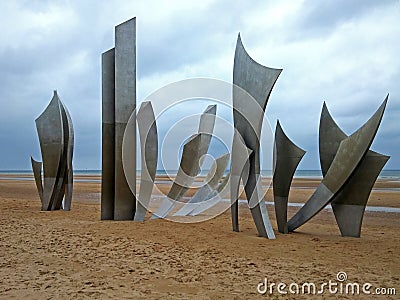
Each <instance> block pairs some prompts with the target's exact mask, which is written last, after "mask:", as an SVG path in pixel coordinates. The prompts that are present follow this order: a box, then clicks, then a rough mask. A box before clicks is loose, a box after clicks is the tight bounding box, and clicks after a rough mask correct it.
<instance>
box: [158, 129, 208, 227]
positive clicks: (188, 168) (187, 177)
mask: <svg viewBox="0 0 400 300" xmlns="http://www.w3.org/2000/svg"><path fill="white" fill-rule="evenodd" d="M202 137H203V134H199V133H198V134H195V135H193V136H192V137H191V138H190V139H189V141H188V142H186V143H185V145H184V146H183V151H182V158H181V162H180V166H179V170H178V174H177V175H176V179H175V180H174V183H173V184H172V187H171V189H170V191H169V192H168V195H167V197H166V198H164V201H163V202H162V204H161V206H160V208H159V209H158V210H157V212H156V213H155V214H153V215H152V217H151V219H157V218H164V217H165V216H166V215H167V214H168V213H169V212H170V211H171V210H172V209H173V208H174V205H175V201H177V200H179V199H180V198H182V197H183V195H184V194H185V192H186V191H187V190H188V187H189V186H190V185H191V184H192V183H193V181H194V178H195V176H197V174H198V172H199V170H200V165H199V163H198V162H199V160H200V157H201V156H202V155H200V149H201V148H203V147H201V143H202Z"/></svg>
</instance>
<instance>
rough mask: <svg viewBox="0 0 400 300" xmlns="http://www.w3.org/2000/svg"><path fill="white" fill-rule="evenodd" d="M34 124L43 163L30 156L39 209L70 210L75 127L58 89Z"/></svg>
mask: <svg viewBox="0 0 400 300" xmlns="http://www.w3.org/2000/svg"><path fill="white" fill-rule="evenodd" d="M35 123H36V129H37V132H38V136H39V142H40V150H41V153H42V159H43V164H42V163H41V162H38V161H35V160H34V159H33V158H32V157H31V163H32V169H33V174H34V177H35V182H36V187H37V189H38V192H39V197H40V200H41V202H42V210H59V209H61V208H62V207H63V209H64V210H70V209H71V201H72V188H73V178H72V177H73V172H72V156H73V150H74V130H73V126H72V120H71V117H70V115H69V112H68V110H67V109H66V107H65V106H64V104H63V103H62V101H61V100H60V98H59V97H58V95H57V91H54V95H53V98H52V99H51V101H50V103H49V105H48V106H47V108H46V109H45V110H44V112H43V113H42V114H41V115H40V116H39V117H38V118H37V119H36V120H35ZM42 165H43V181H42ZM63 199H64V206H63Z"/></svg>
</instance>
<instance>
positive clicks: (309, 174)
mask: <svg viewBox="0 0 400 300" xmlns="http://www.w3.org/2000/svg"><path fill="white" fill-rule="evenodd" d="M176 173H177V170H157V175H167V174H169V175H171V176H174V175H176ZM207 173H208V170H202V171H201V172H200V174H199V176H205V175H207ZM227 173H228V172H226V174H227ZM0 174H3V175H8V174H9V175H18V174H21V175H32V174H33V172H32V170H0ZM137 174H138V175H140V170H137ZM261 174H262V175H263V176H266V177H268V176H272V171H271V170H262V171H261ZM74 175H101V170H74ZM294 177H295V178H322V172H321V170H296V172H295V174H294ZM378 178H379V179H396V180H400V170H396V169H387V170H385V169H384V170H382V171H381V173H380V174H379V177H378Z"/></svg>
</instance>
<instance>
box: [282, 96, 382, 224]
mask: <svg viewBox="0 0 400 300" xmlns="http://www.w3.org/2000/svg"><path fill="white" fill-rule="evenodd" d="M387 99H388V97H386V99H385V100H384V101H383V103H382V105H381V106H380V107H379V109H378V110H377V111H376V112H375V114H374V115H373V116H372V117H371V118H370V119H369V120H368V121H367V122H366V123H365V124H364V125H363V126H362V127H361V128H359V129H358V130H357V131H356V132H354V133H353V134H352V135H350V136H349V137H347V138H345V139H343V140H342V141H341V142H340V144H339V147H338V148H337V152H336V155H335V156H334V158H333V160H332V162H331V164H330V167H329V169H328V170H327V171H326V174H325V176H324V178H323V179H322V182H321V184H320V185H319V186H318V187H317V189H316V191H315V192H314V194H313V195H312V196H311V198H310V199H309V200H308V201H307V202H306V204H305V205H304V206H303V207H302V208H301V209H300V210H299V211H298V212H297V213H296V214H295V215H294V216H293V217H292V218H291V219H290V220H289V222H288V230H289V231H293V230H295V229H296V228H298V227H299V226H301V225H303V224H304V223H305V222H307V221H308V220H310V219H311V218H312V217H313V216H315V215H316V214H317V213H318V212H319V211H320V210H322V209H323V208H324V207H325V206H326V205H327V204H328V203H329V202H331V201H332V200H334V199H335V197H336V196H337V195H338V193H339V192H340V191H341V190H342V188H343V186H344V185H345V184H346V182H347V181H348V180H349V179H350V177H351V176H352V175H353V173H354V172H355V171H356V169H357V167H358V166H359V164H360V162H361V161H362V159H363V158H364V157H365V155H366V153H367V152H368V149H369V147H370V146H371V144H372V141H373V139H374V137H375V135H376V133H377V131H378V127H379V124H380V122H381V120H382V117H383V113H384V111H385V107H386V103H387Z"/></svg>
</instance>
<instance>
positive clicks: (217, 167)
mask: <svg viewBox="0 0 400 300" xmlns="http://www.w3.org/2000/svg"><path fill="white" fill-rule="evenodd" d="M229 158H230V154H229V153H227V154H224V155H222V156H220V157H218V158H217V159H216V160H215V161H214V163H213V165H212V167H211V169H210V171H209V173H208V174H207V176H206V179H205V180H204V182H203V185H202V186H201V187H200V188H199V189H198V190H197V192H196V193H195V194H194V195H193V197H192V198H190V200H189V201H188V202H187V203H185V204H184V205H183V206H182V207H181V208H180V209H179V210H178V211H177V212H176V213H175V214H174V216H187V215H189V214H190V215H192V216H194V215H197V214H199V213H201V212H202V211H204V210H206V209H208V208H209V207H208V206H209V205H210V203H207V204H206V203H205V201H207V200H210V199H211V198H213V197H215V195H216V194H218V191H217V187H219V185H218V183H219V181H220V179H221V178H222V176H223V175H224V172H225V169H226V166H227V165H228V162H229ZM225 184H226V183H225ZM220 188H221V190H222V188H223V187H220ZM205 205H206V206H207V207H205ZM203 206H204V207H203ZM203 208H204V210H203ZM193 211H195V212H193Z"/></svg>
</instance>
